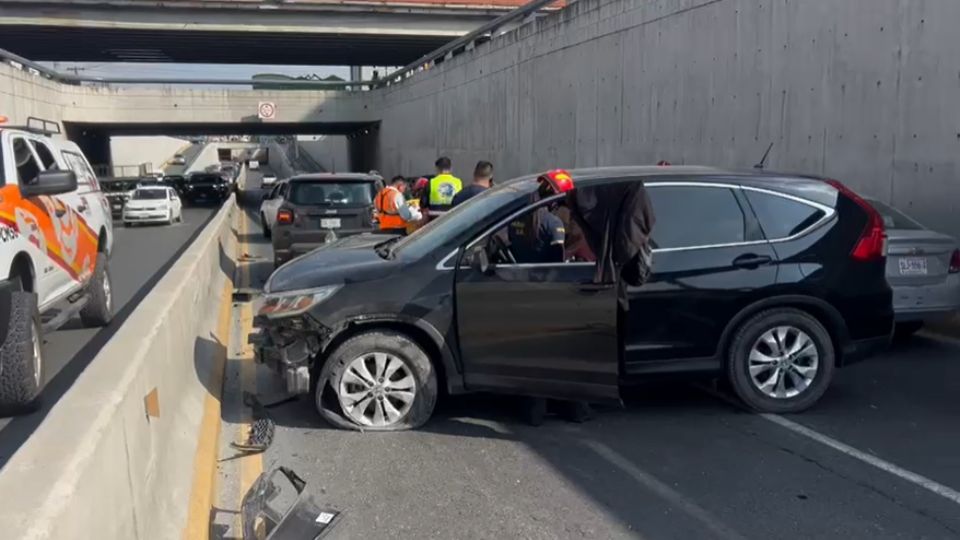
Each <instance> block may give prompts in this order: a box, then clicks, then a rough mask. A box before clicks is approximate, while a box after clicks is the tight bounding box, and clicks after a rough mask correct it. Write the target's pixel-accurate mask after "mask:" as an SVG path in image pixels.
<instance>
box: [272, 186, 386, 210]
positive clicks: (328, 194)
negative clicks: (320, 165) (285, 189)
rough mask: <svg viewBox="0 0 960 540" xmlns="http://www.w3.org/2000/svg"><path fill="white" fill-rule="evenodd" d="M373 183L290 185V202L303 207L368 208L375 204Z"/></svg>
mask: <svg viewBox="0 0 960 540" xmlns="http://www.w3.org/2000/svg"><path fill="white" fill-rule="evenodd" d="M373 187H374V185H373V183H372V182H343V181H337V182H328V181H318V182H309V181H307V182H304V181H297V182H291V183H290V196H289V197H288V199H289V201H290V202H292V203H293V204H302V205H314V204H315V205H333V206H368V205H370V204H373Z"/></svg>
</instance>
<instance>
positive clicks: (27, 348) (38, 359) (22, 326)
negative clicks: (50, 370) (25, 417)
mask: <svg viewBox="0 0 960 540" xmlns="http://www.w3.org/2000/svg"><path fill="white" fill-rule="evenodd" d="M41 336H42V335H41V330H40V312H39V311H38V310H37V295H36V294H34V293H28V292H13V293H11V299H10V328H9V329H8V330H7V339H6V341H4V342H3V346H2V347H0V409H3V410H4V411H9V412H29V411H32V410H36V408H37V407H39V405H40V400H39V399H38V396H39V395H40V387H41V386H42V384H43V352H42V346H41V339H42V337H41Z"/></svg>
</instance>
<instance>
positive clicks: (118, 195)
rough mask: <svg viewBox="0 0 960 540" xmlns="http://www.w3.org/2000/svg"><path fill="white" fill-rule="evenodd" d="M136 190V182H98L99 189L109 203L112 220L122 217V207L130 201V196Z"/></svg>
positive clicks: (102, 180)
mask: <svg viewBox="0 0 960 540" xmlns="http://www.w3.org/2000/svg"><path fill="white" fill-rule="evenodd" d="M136 188H137V181H136V180H132V179H109V178H104V179H101V180H100V189H101V190H102V191H103V194H104V195H105V196H106V197H107V201H108V202H109V203H110V213H111V214H112V215H113V217H114V218H119V217H120V216H122V215H123V205H124V204H126V202H127V201H128V200H130V195H131V193H133V190H134V189H136Z"/></svg>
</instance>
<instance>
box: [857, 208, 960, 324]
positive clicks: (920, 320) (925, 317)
mask: <svg viewBox="0 0 960 540" xmlns="http://www.w3.org/2000/svg"><path fill="white" fill-rule="evenodd" d="M868 200H869V202H870V204H872V205H873V207H874V208H876V209H877V211H878V212H880V215H881V216H883V222H884V225H885V226H886V228H887V237H888V242H889V255H888V257H887V281H889V282H890V285H891V286H892V287H893V310H894V312H895V314H896V320H897V335H899V336H901V337H905V336H909V335H911V334H913V333H915V332H917V331H918V330H920V329H921V328H922V327H923V325H924V323H926V322H933V321H936V320H939V319H943V318H945V317H948V316H950V315H952V314H954V313H956V312H957V310H960V249H958V247H960V246H958V244H957V240H956V239H955V238H953V237H952V236H948V235H946V234H942V233H939V232H936V231H933V230H930V229H928V228H926V227H924V226H923V225H921V224H920V222H918V221H917V220H915V219H913V218H911V217H910V216H908V215H906V214H904V213H903V212H901V211H899V210H897V209H896V208H894V207H892V206H890V205H888V204H886V203H884V202H881V201H878V200H875V199H868Z"/></svg>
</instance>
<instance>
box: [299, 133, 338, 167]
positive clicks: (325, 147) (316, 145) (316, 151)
mask: <svg viewBox="0 0 960 540" xmlns="http://www.w3.org/2000/svg"><path fill="white" fill-rule="evenodd" d="M297 144H298V145H300V151H301V152H305V153H306V154H308V155H309V156H310V157H311V158H313V160H314V161H315V162H317V163H318V164H319V165H320V166H321V167H323V169H324V170H327V171H346V170H348V169H349V167H350V163H349V160H348V154H347V138H346V137H344V136H337V135H321V136H318V137H300V138H298V139H297Z"/></svg>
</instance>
